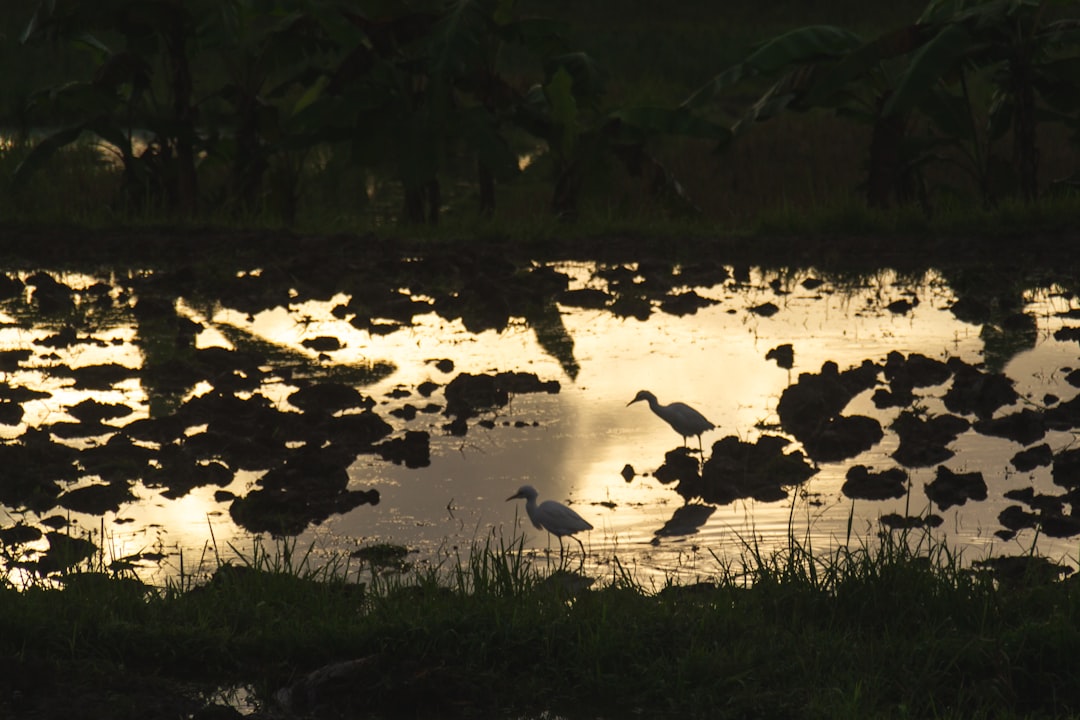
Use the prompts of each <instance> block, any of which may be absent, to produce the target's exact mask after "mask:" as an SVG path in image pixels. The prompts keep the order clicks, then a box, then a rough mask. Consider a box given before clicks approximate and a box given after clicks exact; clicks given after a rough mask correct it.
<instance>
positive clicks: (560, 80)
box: [0, 0, 1080, 224]
mask: <svg viewBox="0 0 1080 720" xmlns="http://www.w3.org/2000/svg"><path fill="white" fill-rule="evenodd" d="M609 5H611V6H612V7H608V6H609ZM849 5H851V6H852V7H848V6H849ZM908 5H909V4H904V3H897V4H895V5H894V6H893V7H891V8H890V15H889V16H880V14H879V17H878V18H877V19H876V20H874V21H869V20H867V19H861V17H862V16H861V15H860V14H859V12H858V10H857V9H854V8H855V4H852V3H844V2H834V3H810V4H790V7H789V4H788V3H779V4H777V5H776V6H775V7H774V6H769V7H766V8H756V9H754V10H753V11H751V10H748V9H745V8H742V9H730V8H729V9H728V10H730V11H731V12H728V13H727V16H726V17H725V16H724V13H723V12H722V11H721V9H719V8H715V7H714V6H712V5H709V4H707V3H696V2H691V3H686V4H685V6H684V7H682V8H680V12H679V13H669V15H670V17H669V20H668V21H667V22H668V24H667V25H666V26H660V25H657V24H655V22H659V19H658V18H657V19H652V20H651V19H650V13H653V14H655V13H657V12H659V11H658V10H657V9H656V8H654V7H653V6H652V5H650V4H648V3H637V2H633V3H627V4H625V5H622V4H620V5H619V6H618V7H614V4H611V3H602V4H601V5H600V6H590V7H589V8H587V9H582V10H577V9H575V8H572V7H570V6H569V4H568V3H553V4H550V5H549V4H544V3H537V2H518V3H514V2H499V1H498V0H457V1H455V2H447V1H446V0H425V1H423V2H408V3H406V2H404V0H386V1H384V2H377V3H376V2H356V1H355V0H353V1H348V0H274V1H273V2H266V1H259V2H256V1H255V0H226V1H224V2H222V1H221V0H188V1H186V2H181V1H180V0H162V1H161V2H153V3H147V2H141V1H139V0H99V1H98V2H92V3H91V2H80V1H77V0H67V1H64V0H60V1H58V2H40V3H38V2H30V0H19V2H17V3H16V6H15V9H14V10H13V11H12V12H10V13H8V14H7V15H6V16H5V17H4V19H3V25H2V30H0V32H2V34H3V38H4V43H3V47H4V49H3V51H2V54H0V62H2V63H4V65H6V66H7V68H8V72H6V73H4V76H5V77H6V78H7V80H5V81H4V84H6V85H7V87H6V88H5V91H4V93H3V94H2V97H3V102H2V103H0V119H2V121H3V122H4V123H5V124H6V125H8V126H9V127H11V128H13V130H12V132H13V133H14V134H16V135H21V136H22V137H25V138H28V140H27V142H26V149H25V152H24V154H23V157H21V158H20V162H19V163H18V166H17V168H16V169H15V170H14V175H13V180H12V186H13V188H14V189H15V190H16V191H17V190H18V189H19V188H20V187H23V186H25V185H26V184H27V183H28V182H29V180H30V178H31V177H32V176H33V175H34V174H35V173H36V172H38V171H39V170H41V169H42V168H44V167H46V166H47V165H48V164H49V163H51V162H55V161H56V158H55V157H54V156H55V155H56V154H57V153H58V151H61V150H64V149H65V148H67V147H68V146H71V145H73V144H75V143H77V142H78V141H80V140H85V139H87V138H97V139H98V140H100V141H101V142H103V143H104V144H105V145H106V146H107V147H108V148H110V150H111V152H112V153H113V155H114V156H115V157H116V158H117V168H118V174H119V176H120V180H119V182H118V189H117V194H118V195H119V196H120V198H121V200H122V203H123V206H124V207H128V208H140V207H142V208H145V207H147V206H150V207H153V208H156V209H159V210H161V211H164V212H165V213H166V214H167V215H172V216H183V217H198V216H200V215H205V214H208V213H218V214H220V213H222V212H225V213H227V214H228V213H232V214H236V215H241V216H242V215H248V214H250V213H253V212H259V211H263V210H265V209H267V207H268V204H269V203H268V198H269V197H271V196H272V198H273V200H272V205H273V210H274V212H275V213H277V214H278V215H279V216H280V218H281V220H282V221H284V222H285V223H286V224H292V223H293V222H294V221H295V219H296V216H297V212H298V205H299V203H300V197H301V192H300V189H301V184H302V180H303V178H304V177H305V175H306V174H307V173H310V172H311V171H312V168H317V167H322V166H325V165H327V164H329V163H341V164H345V165H348V166H349V167H352V168H363V169H364V170H365V171H366V172H370V173H374V174H378V176H379V177H381V178H388V179H392V182H393V183H394V185H395V186H396V187H397V189H398V192H397V193H395V196H396V197H397V202H398V203H399V216H400V217H401V218H402V219H404V220H405V221H407V222H429V223H434V222H437V220H438V219H439V216H440V213H441V212H442V211H443V209H444V208H445V207H446V206H447V204H448V203H449V202H451V201H453V202H460V201H461V199H462V198H467V199H468V203H469V205H470V207H471V211H472V212H476V213H479V214H480V215H482V216H490V215H492V214H494V212H495V210H496V198H497V192H496V190H497V188H498V187H501V186H507V185H510V184H513V183H515V182H518V181H519V178H520V176H521V175H522V174H523V168H524V166H525V165H526V163H524V162H522V160H521V159H522V158H523V157H525V156H528V157H529V158H530V160H531V162H532V164H531V166H530V167H531V173H532V177H534V178H535V177H537V176H540V177H542V182H543V184H544V185H545V186H546V188H547V190H546V193H547V201H546V204H547V206H548V208H549V210H550V212H551V213H553V214H555V215H556V216H558V217H562V218H573V217H575V216H577V215H578V213H579V207H580V205H581V197H582V194H583V192H584V190H583V188H585V187H587V186H590V177H591V176H593V175H595V174H596V173H597V172H598V168H605V169H606V171H607V172H610V171H611V168H613V167H614V168H617V170H618V172H620V173H622V174H623V175H625V176H627V177H633V178H636V179H637V182H639V183H640V184H641V185H642V186H643V187H644V188H646V189H647V190H646V193H647V195H648V197H649V199H650V200H651V201H653V202H655V203H656V205H657V206H659V207H661V208H662V211H663V212H665V213H668V214H671V213H677V214H694V213H697V212H699V211H698V207H697V204H696V203H695V201H694V199H693V197H692V196H693V193H687V192H686V184H685V182H682V181H681V180H680V178H678V177H676V174H675V173H674V172H673V171H672V170H671V169H670V168H669V166H668V164H667V163H666V162H665V161H664V154H663V152H662V151H661V148H662V146H663V145H664V144H665V143H670V142H693V143H698V144H702V145H703V149H705V150H706V152H707V150H708V149H712V150H718V151H728V150H729V149H730V148H732V147H733V146H736V145H738V144H739V143H740V142H741V141H743V138H744V136H745V135H746V134H747V133H748V131H750V130H751V128H755V127H757V126H759V125H761V124H762V123H763V122H765V121H768V120H771V119H773V118H777V117H779V116H781V115H784V116H787V115H793V116H794V117H795V118H796V119H795V120H794V121H793V122H799V120H798V118H799V117H804V116H808V115H810V114H812V113H816V114H821V113H825V114H828V115H830V116H834V117H836V118H839V119H840V120H841V121H842V122H843V123H844V124H846V125H849V126H850V127H852V128H853V131H852V133H850V134H851V135H852V137H858V138H865V140H864V141H863V140H860V142H864V144H865V146H864V147H862V148H861V149H860V150H859V151H858V152H859V153H860V154H861V157H860V158H859V161H860V164H861V166H862V167H863V171H862V183H861V185H862V187H861V190H860V193H861V195H862V198H863V200H864V202H865V203H866V204H867V205H869V206H870V207H878V208H884V207H891V206H897V205H917V206H919V207H921V208H922V209H923V210H924V211H925V212H926V213H928V214H929V213H931V212H932V211H933V210H934V207H935V204H936V203H938V202H939V201H940V200H941V199H942V198H944V197H951V196H953V195H955V194H956V193H957V190H958V187H959V188H962V190H963V191H964V192H966V193H967V194H968V195H969V196H970V199H971V201H973V202H974V203H975V204H978V205H981V206H984V207H990V206H993V205H995V204H996V203H998V202H1000V201H1001V200H1003V199H1009V198H1017V199H1020V200H1023V201H1024V202H1029V203H1032V202H1036V201H1038V200H1039V199H1040V198H1042V197H1045V196H1046V194H1047V193H1049V192H1058V191H1065V192H1071V191H1072V190H1071V188H1072V187H1073V184H1074V179H1075V175H1072V174H1071V173H1066V174H1065V175H1063V176H1061V177H1056V178H1052V180H1055V181H1056V182H1054V183H1052V184H1051V183H1048V182H1047V180H1046V173H1045V171H1044V170H1043V168H1042V167H1041V162H1042V160H1043V158H1044V156H1045V155H1046V153H1045V152H1044V151H1043V150H1041V148H1040V138H1045V137H1046V136H1047V135H1046V134H1047V132H1050V133H1052V134H1053V137H1054V138H1055V142H1058V141H1063V142H1068V141H1075V140H1076V139H1077V130H1078V129H1080V119H1078V113H1080V87H1077V86H1078V84H1080V80H1078V78H1080V21H1078V20H1077V15H1078V14H1080V13H1078V11H1077V8H1076V6H1075V3H1067V2H1050V1H1048V0H1044V1H1043V2H1034V1H1022V0H1011V1H1008V2H1003V1H994V2H976V1H975V0H967V1H959V2H942V1H941V0H933V1H932V2H930V4H929V5H927V6H926V7H925V8H922V9H912V8H911V7H908ZM785 7H786V8H787V10H784V8H785ZM860 7H861V6H860ZM863 12H864V14H865V12H866V11H863ZM578 15H579V16H580V17H578ZM803 19H806V20H807V22H809V23H811V24H802V25H793V23H799V22H801V21H802V20H803ZM870 22H873V24H872V25H871V24H869V23H870ZM747 26H748V27H752V28H753V31H752V32H747V31H740V27H747ZM665 27H666V28H668V29H670V32H668V31H667V30H664V29H663V28H665ZM645 38H649V39H648V40H646V39H645ZM736 38H738V41H737V42H736V41H734V40H735V39H736ZM682 39H688V45H686V46H683V47H680V46H679V43H680V42H681V40H682ZM628 43H635V44H636V47H630V46H628ZM16 66H17V67H18V68H19V69H20V70H19V71H18V72H11V69H12V68H15V67H16ZM668 68H670V73H667V69H668ZM24 70H25V71H24ZM717 73H719V74H717ZM665 74H667V75H668V77H667V78H666V79H660V80H659V81H657V79H658V78H663V77H664V76H665ZM654 81H657V82H658V84H659V85H660V87H659V89H656V90H655V91H652V90H650V89H649V85H650V83H653V82H654ZM42 128H47V129H48V130H47V131H46V133H45V134H44V135H42V134H40V131H41V129H42ZM856 131H857V132H856ZM1074 171H1075V168H1074ZM942 178H950V181H949V182H948V183H946V182H944V181H943V180H942ZM955 178H960V180H959V183H958V182H956V181H955ZM356 185H357V186H356V187H355V189H353V190H352V191H351V192H352V193H354V196H355V199H354V202H356V203H363V202H365V201H366V198H365V197H364V195H365V187H364V183H363V182H359V183H357V184H356ZM345 201H346V202H349V199H348V198H347V197H346V198H345Z"/></svg>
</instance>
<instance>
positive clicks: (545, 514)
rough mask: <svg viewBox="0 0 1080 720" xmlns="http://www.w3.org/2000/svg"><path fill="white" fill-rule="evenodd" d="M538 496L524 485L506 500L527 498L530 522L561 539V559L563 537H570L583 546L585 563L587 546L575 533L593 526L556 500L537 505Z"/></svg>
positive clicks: (530, 486) (533, 490) (582, 555)
mask: <svg viewBox="0 0 1080 720" xmlns="http://www.w3.org/2000/svg"><path fill="white" fill-rule="evenodd" d="M536 495H537V492H536V488H534V487H533V486H532V485H522V486H521V487H520V488H518V491H517V492H516V493H514V494H513V495H511V496H510V497H508V498H506V500H507V502H509V501H511V500H517V499H518V498H525V512H526V513H528V514H529V520H532V524H533V525H534V526H535V527H536V529H537V530H547V531H548V532H549V533H551V534H552V535H554V536H555V537H557V538H559V557H560V558H561V557H562V556H563V552H564V549H563V541H562V539H563V535H569V536H570V538H571V539H573V540H577V544H578V545H581V560H582V562H584V561H585V546H584V545H582V543H581V541H580V540H578V539H577V538H576V537H574V533H578V532H581V531H582V530H592V529H593V526H592V525H590V524H589V521H588V520H586V519H585V518H583V517H581V516H580V515H578V514H577V513H576V512H574V511H573V510H571V509H570V508H568V507H566V506H565V505H563V504H562V503H559V502H555V501H554V500H545V501H544V502H542V503H540V504H539V505H537V504H536Z"/></svg>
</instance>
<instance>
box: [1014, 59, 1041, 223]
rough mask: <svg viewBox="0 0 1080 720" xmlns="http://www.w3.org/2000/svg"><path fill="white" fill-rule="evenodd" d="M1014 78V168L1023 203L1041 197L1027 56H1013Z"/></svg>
mask: <svg viewBox="0 0 1080 720" xmlns="http://www.w3.org/2000/svg"><path fill="white" fill-rule="evenodd" d="M1011 65H1012V68H1011V69H1012V81H1013V105H1014V109H1013V167H1014V168H1015V169H1016V175H1017V179H1018V181H1019V183H1020V195H1021V196H1022V197H1023V199H1024V202H1029V203H1030V202H1035V200H1036V199H1037V198H1038V196H1039V149H1038V147H1037V146H1036V132H1035V125H1036V119H1035V88H1034V87H1033V86H1032V83H1031V65H1030V63H1029V62H1028V60H1027V58H1023V57H1018V58H1014V59H1013V61H1012V63H1011Z"/></svg>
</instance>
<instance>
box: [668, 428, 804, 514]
mask: <svg viewBox="0 0 1080 720" xmlns="http://www.w3.org/2000/svg"><path fill="white" fill-rule="evenodd" d="M789 444H790V441H788V440H787V439H786V438H783V437H779V436H776V435H763V436H762V437H761V438H759V439H758V441H757V442H756V443H747V442H743V441H742V440H739V439H738V438H736V437H734V436H728V437H726V438H723V439H722V440H718V441H717V442H715V443H713V446H712V452H711V455H710V457H709V459H708V460H706V461H705V464H704V466H703V467H702V469H701V474H700V476H699V475H698V473H697V471H696V467H695V468H694V469H691V468H690V467H689V464H688V463H686V460H685V459H684V458H687V457H688V455H686V454H685V452H683V454H681V455H679V454H675V455H673V454H672V453H669V454H668V455H669V457H670V458H672V459H673V460H677V462H678V465H676V466H674V467H673V468H672V470H671V473H672V474H673V475H677V477H678V480H679V484H678V486H677V487H676V491H677V492H678V493H679V494H680V495H681V496H682V497H683V498H685V499H687V500H691V499H694V498H700V499H701V500H702V501H704V502H706V503H712V504H717V505H726V504H729V503H732V502H734V501H736V500H740V499H743V498H753V499H755V500H760V501H762V502H773V501H776V500H782V499H784V498H785V497H787V488H789V487H794V486H796V485H800V484H802V483H804V482H806V480H807V479H809V478H810V477H811V476H812V475H813V474H814V473H816V472H817V469H816V468H814V467H813V466H812V465H811V464H810V463H809V462H807V460H806V458H805V457H804V456H803V454H802V453H801V452H799V451H794V452H791V453H785V452H784V449H785V448H786V447H787V446H788V445H789ZM680 450H682V449H680ZM678 452H679V451H673V453H678ZM690 462H691V463H693V464H694V465H695V466H696V461H695V460H693V459H692V458H690ZM665 466H667V463H665ZM667 472H668V471H667V470H665V469H664V468H663V467H662V468H661V469H658V470H657V475H658V476H659V475H661V474H662V473H664V474H666V473H667Z"/></svg>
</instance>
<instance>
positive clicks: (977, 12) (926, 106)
mask: <svg viewBox="0 0 1080 720" xmlns="http://www.w3.org/2000/svg"><path fill="white" fill-rule="evenodd" d="M1061 13H1066V16H1064V17H1063V16H1062V15H1061ZM920 23H922V24H924V25H925V26H927V27H932V28H934V29H935V34H934V35H933V37H931V38H930V39H929V40H928V41H927V43H926V46H925V49H924V51H923V52H921V53H919V54H917V55H915V56H913V57H912V60H911V63H910V65H909V66H908V68H907V72H906V73H905V75H904V76H903V78H902V79H901V81H900V84H899V86H898V88H897V92H896V94H895V95H894V96H893V97H892V98H890V102H889V103H888V105H887V106H886V108H885V112H886V113H887V114H888V113H893V114H895V113H900V112H905V111H907V110H909V109H911V108H914V107H918V108H919V109H920V111H921V112H922V113H923V114H924V115H925V116H926V117H927V118H928V119H929V120H930V121H931V122H932V123H933V124H934V126H935V127H936V128H937V129H938V130H939V132H941V133H942V134H943V135H944V136H945V137H947V138H949V139H950V140H952V141H953V142H954V143H955V144H956V145H958V146H961V147H967V148H972V149H971V150H969V151H968V153H967V154H968V157H969V160H970V163H971V165H972V166H973V167H974V169H975V170H976V172H977V173H978V180H979V182H980V187H981V188H982V189H983V196H984V200H986V201H988V202H992V201H993V199H994V196H995V194H996V192H997V191H998V188H997V187H995V183H994V182H993V181H994V180H995V178H994V177H993V173H994V171H995V170H997V169H1004V170H1006V171H1007V173H1008V175H1009V177H1008V178H1007V179H1006V180H1005V183H1004V184H1007V185H1010V186H1014V187H1015V188H1017V190H1018V192H1019V194H1020V196H1021V197H1022V198H1023V199H1024V200H1026V201H1029V202H1030V201H1034V200H1035V199H1036V198H1037V197H1038V194H1039V150H1038V147H1037V126H1038V124H1039V122H1040V121H1042V120H1052V121H1055V122H1066V123H1070V124H1071V125H1072V127H1073V128H1074V129H1075V128H1076V119H1075V113H1076V110H1077V108H1078V107H1080V101H1078V98H1080V20H1078V19H1077V17H1076V4H1075V2H1065V1H1064V0H991V1H990V2H986V1H985V0H983V1H981V2H979V1H976V0H948V1H947V0H934V1H933V2H931V3H930V5H929V6H928V7H927V9H926V11H925V12H924V13H923V16H922V17H921V18H920ZM973 78H982V79H984V80H985V82H988V83H989V85H990V87H991V89H992V90H991V94H990V101H989V103H988V105H987V106H986V107H985V108H983V107H980V106H977V105H976V102H975V101H974V100H973V99H972V93H971V90H970V86H971V83H972V79H973ZM958 110H959V113H958ZM960 115H966V118H965V122H963V123H961V124H958V123H957V119H958V117H959V116H960ZM982 117H984V118H985V120H980V119H977V118H982ZM1006 136H1011V139H1012V158H1011V161H1009V162H995V161H996V160H997V158H996V157H995V156H994V155H993V154H992V145H993V144H994V143H995V142H996V141H998V140H1001V139H1003V138H1005V137H1006ZM1002 184H1003V183H1002V182H998V183H996V185H998V186H1000V185H1002Z"/></svg>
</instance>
